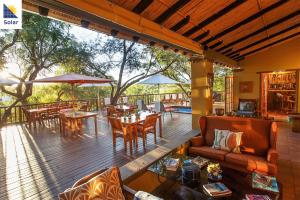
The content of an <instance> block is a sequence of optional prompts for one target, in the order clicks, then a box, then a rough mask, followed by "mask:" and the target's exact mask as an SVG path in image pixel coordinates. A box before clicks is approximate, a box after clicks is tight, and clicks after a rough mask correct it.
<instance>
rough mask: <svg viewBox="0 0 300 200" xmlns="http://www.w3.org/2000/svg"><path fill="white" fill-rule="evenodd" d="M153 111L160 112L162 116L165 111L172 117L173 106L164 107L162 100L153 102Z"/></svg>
mask: <svg viewBox="0 0 300 200" xmlns="http://www.w3.org/2000/svg"><path fill="white" fill-rule="evenodd" d="M154 106H155V108H154V109H155V112H157V113H162V116H163V117H164V115H165V114H166V113H170V115H171V117H173V115H172V112H173V111H174V108H172V107H165V105H164V104H163V102H155V105H154Z"/></svg>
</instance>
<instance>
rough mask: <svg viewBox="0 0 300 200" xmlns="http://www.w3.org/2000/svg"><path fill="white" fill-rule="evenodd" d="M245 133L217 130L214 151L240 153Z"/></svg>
mask: <svg viewBox="0 0 300 200" xmlns="http://www.w3.org/2000/svg"><path fill="white" fill-rule="evenodd" d="M242 134H243V132H232V131H229V130H219V129H215V140H214V144H213V148H214V149H219V150H223V151H228V152H230V151H232V152H234V153H241V152H240V145H241V138H242Z"/></svg>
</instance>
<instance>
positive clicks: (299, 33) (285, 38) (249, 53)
mask: <svg viewBox="0 0 300 200" xmlns="http://www.w3.org/2000/svg"><path fill="white" fill-rule="evenodd" d="M299 35H300V32H297V33H294V34H292V35H289V36H287V37H284V38H281V39H279V40H276V41H275V42H272V43H270V44H267V45H265V46H263V47H260V48H258V49H255V50H253V51H249V52H247V53H245V54H243V55H241V56H242V57H246V56H249V55H251V54H253V53H256V52H258V51H260V50H263V49H265V48H268V47H270V46H273V45H275V44H278V43H280V42H283V41H285V40H288V39H291V38H293V37H297V36H299Z"/></svg>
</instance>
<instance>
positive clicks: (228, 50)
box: [222, 48, 232, 55]
mask: <svg viewBox="0 0 300 200" xmlns="http://www.w3.org/2000/svg"><path fill="white" fill-rule="evenodd" d="M231 51H232V48H231V49H227V50H226V51H224V52H223V53H222V54H224V55H225V54H227V53H229V52H231Z"/></svg>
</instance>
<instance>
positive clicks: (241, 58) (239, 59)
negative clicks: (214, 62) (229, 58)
mask: <svg viewBox="0 0 300 200" xmlns="http://www.w3.org/2000/svg"><path fill="white" fill-rule="evenodd" d="M244 59H245V57H243V56H239V57H237V58H236V59H234V60H235V61H237V62H238V61H241V60H244Z"/></svg>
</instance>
